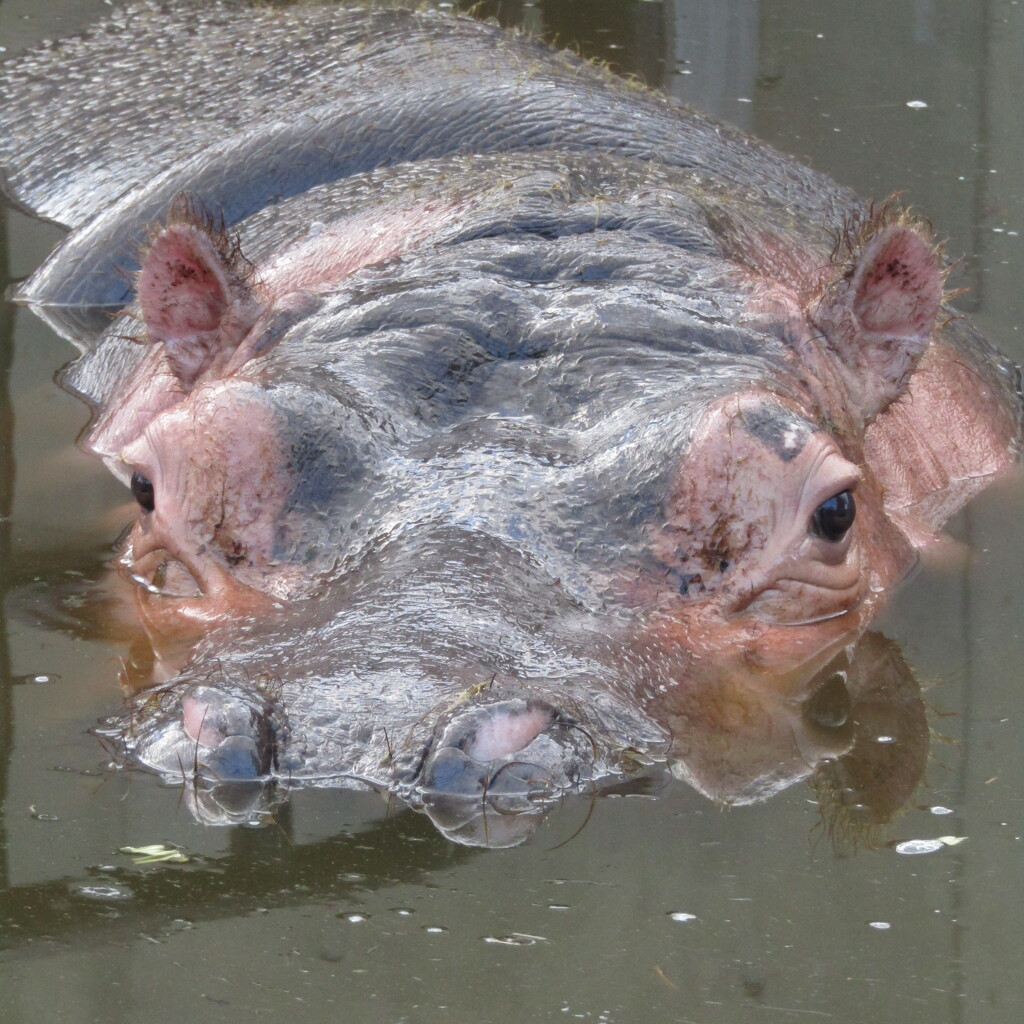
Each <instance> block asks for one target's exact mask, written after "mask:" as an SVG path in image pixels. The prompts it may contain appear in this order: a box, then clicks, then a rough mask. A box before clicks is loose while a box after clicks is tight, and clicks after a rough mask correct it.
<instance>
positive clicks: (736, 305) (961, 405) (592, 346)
mask: <svg viewBox="0 0 1024 1024" xmlns="http://www.w3.org/2000/svg"><path fill="white" fill-rule="evenodd" d="M196 40H201V42H198V43H197V42H196ZM98 69H102V87H101V88H99V89H92V88H90V89H88V90H87V91H86V92H84V93H83V92H81V88H82V83H87V82H90V81H93V80H94V76H95V75H96V73H97V71H98ZM167 83H172V85H171V86H168V85H167ZM73 88H74V89H77V90H78V92H76V102H75V103H68V97H69V96H70V95H71V93H70V90H71V89H73ZM0 96H2V100H3V101H2V104H0V167H2V171H3V179H2V180H3V183H4V189H5V192H6V193H7V195H8V196H9V197H10V198H11V199H12V200H13V201H14V202H16V203H18V204H20V205H21V206H22V207H23V208H25V209H28V210H30V211H32V212H34V213H35V214H37V215H38V216H41V217H45V218H48V219H51V220H53V221H56V222H57V223H60V224H62V225H64V226H65V227H67V228H69V229H70V233H69V234H68V236H67V238H66V239H65V241H64V242H63V243H62V244H61V245H60V246H59V247H58V248H57V250H56V251H55V252H54V253H53V255H52V256H51V257H50V258H49V260H48V261H47V262H46V263H45V264H44V265H43V266H42V267H41V268H40V269H39V270H38V271H37V272H36V273H35V274H34V275H33V277H32V278H30V279H29V280H28V281H27V282H26V283H24V284H23V285H22V286H21V288H20V291H19V294H18V296H17V298H18V299H19V300H20V301H22V302H25V303H27V304H29V305H30V306H32V308H33V309H35V310H36V311H37V312H39V313H40V315H42V316H44V317H45V318H46V319H47V320H48V322H49V323H51V324H52V325H53V326H54V327H55V328H56V329H57V330H58V331H60V332H61V333H62V334H64V335H65V336H66V337H68V338H69V339H70V340H71V341H73V342H74V343H75V344H77V345H78V347H79V349H80V350H81V354H80V356H79V357H78V358H77V359H76V360H75V362H73V363H72V364H71V365H70V366H69V367H68V368H67V369H66V370H65V371H64V373H63V376H62V383H63V385H64V386H65V387H67V388H68V389H70V390H71V391H73V392H74V393H75V394H77V395H79V396H80V397H81V398H82V399H83V400H84V401H86V402H87V403H88V404H89V406H90V408H91V410H92V421H91V423H90V425H89V427H88V429H87V431H86V432H85V434H84V436H83V438H82V444H83V446H84V447H85V448H86V449H87V450H88V451H90V452H92V453H94V454H95V455H97V456H99V457H100V458H101V459H102V460H103V461H104V462H105V463H106V464H107V466H108V467H109V469H110V470H111V471H112V472H113V473H114V474H115V475H116V476H117V477H119V478H120V479H121V480H122V481H123V482H124V484H125V485H126V487H127V488H128V489H129V490H130V492H131V495H132V497H133V499H134V503H135V516H134V521H133V523H132V525H131V527H130V529H129V530H128V531H127V532H126V533H125V535H124V536H123V538H122V540H121V542H120V546H119V549H118V554H117V556H116V563H117V567H118V571H119V573H120V575H121V577H122V578H123V579H124V580H125V581H127V582H126V584H125V585H126V586H128V587H130V589H131V591H132V594H133V600H134V603H135V606H136V608H137V614H138V616H139V619H140V621H141V623H142V625H143V626H144V628H145V631H146V634H147V636H148V639H149V643H150V644H151V646H152V659H151V664H148V665H147V671H146V672H145V673H142V674H143V675H144V676H145V678H144V679H142V680H141V681H140V680H139V678H137V677H138V675H139V674H138V673H136V677H134V678H132V679H128V678H127V677H126V679H125V685H126V687H127V689H128V691H129V692H128V696H127V698H126V703H125V706H124V707H123V708H122V709H121V710H120V711H119V712H117V713H116V714H115V715H113V716H112V717H111V718H110V719H109V720H107V721H106V722H105V723H104V724H103V725H102V726H101V728H100V730H99V731H100V733H101V735H102V736H104V737H105V739H106V741H107V742H109V743H110V744H111V745H112V746H113V748H114V749H115V751H116V752H117V754H118V757H119V759H120V760H121V761H122V763H126V764H136V765H143V766H146V767H148V768H150V769H152V770H154V771H156V772H158V773H160V774H162V775H163V776H164V777H165V778H167V779H169V780H177V781H179V782H184V783H187V784H188V792H189V799H190V802H191V806H192V807H193V810H194V811H195V813H196V814H197V815H198V816H200V817H201V818H202V819H203V820H206V821H210V822H213V823H228V822H238V821H253V820H259V819H260V818H261V816H262V815H264V814H265V813H266V812H267V809H268V808H269V807H271V806H272V805H273V803H274V801H275V800H277V799H280V798H281V796H282V795H283V794H284V793H285V792H286V791H287V790H288V789H289V788H290V787H294V786H299V785H305V786H350V785H370V786H373V787H376V788H378V789H380V790H383V791H385V792H388V793H391V794H396V795H397V796H399V797H401V798H402V799H404V800H405V801H406V802H407V803H409V804H410V805H412V806H414V807H417V808H422V809H425V810H427V812H428V813H430V814H431V816H432V817H433V818H434V820H435V821H436V822H437V823H438V824H439V825H440V827H442V828H443V829H444V830H445V831H446V832H448V833H449V834H450V835H452V836H453V838H456V839H458V840H459V841H462V842H467V843H474V842H485V843H488V844H490V845H503V844H509V843H512V842H518V841H521V839H522V838H523V837H524V836H525V834H527V833H528V832H529V830H530V828H532V826H533V825H534V824H535V823H536V820H537V819H538V817H539V816H540V815H541V814H542V813H543V811H544V809H545V807H546V806H548V805H549V804H550V803H551V802H552V801H554V800H556V799H558V798H560V797H561V796H562V795H563V794H565V793H568V792H573V791H578V790H580V789H584V790H588V791H593V788H594V787H595V786H598V785H603V786H610V785H616V784H625V783H626V782H628V781H629V780H631V779H633V778H635V777H646V776H647V775H649V774H650V773H655V774H656V773H658V772H659V771H663V770H664V769H663V767H662V766H665V765H667V766H668V768H669V770H670V771H671V772H672V774H674V775H675V776H676V777H678V778H680V779H683V780H684V781H686V782H688V783H689V784H690V785H692V786H694V787H696V788H697V789H698V790H700V791H701V792H703V793H705V794H706V795H707V796H708V797H709V798H711V799H714V800H717V801H720V802H723V803H727V804H743V803H750V802H753V801H756V800H763V799H765V798H766V797H767V796H769V795H771V794H772V793H774V792H777V791H778V790H780V789H782V788H784V787H785V786H788V785H791V784H792V783H793V782H794V781H796V780H797V779H801V778H807V777H808V776H809V775H811V774H812V773H813V772H814V771H815V769H816V768H817V767H818V766H820V765H822V764H832V765H837V764H842V763H843V758H848V759H849V758H853V760H852V761H847V762H846V763H847V764H848V766H849V765H853V767H850V768H849V770H848V771H847V773H846V777H847V780H848V778H849V777H850V776H851V773H852V774H853V775H855V774H856V773H857V771H861V774H862V775H870V774H871V772H870V771H869V770H866V769H865V770H861V769H858V768H857V767H856V766H857V765H860V766H861V767H863V764H864V760H865V753H864V751H863V749H858V748H857V729H855V728H854V722H855V721H856V720H858V715H857V709H858V708H861V709H862V710H863V714H862V715H861V717H860V719H859V720H861V721H867V720H871V721H875V720H877V716H879V715H883V714H888V713H891V715H892V716H894V717H895V720H896V721H897V722H898V723H902V725H901V728H902V729H903V732H904V733H905V734H906V735H907V737H909V741H910V744H911V746H912V748H913V750H914V751H915V753H914V755H913V756H912V757H911V758H910V760H911V762H912V763H913V764H914V765H916V768H915V769H914V770H912V771H911V772H910V776H911V777H912V778H911V783H910V784H909V790H912V788H913V787H912V782H913V779H914V778H916V776H917V774H920V770H921V769H922V768H923V758H922V756H921V753H920V752H921V749H922V748H921V738H922V737H925V738H926V736H927V726H926V723H925V721H924V717H923V712H922V711H921V705H920V697H919V694H917V693H916V691H915V690H914V687H913V684H912V677H911V676H910V674H909V672H908V671H906V670H905V666H904V667H903V669H900V668H899V667H897V668H895V669H893V668H892V664H893V663H894V659H895V662H899V659H898V654H894V653H892V652H891V651H890V650H889V648H888V647H887V646H886V644H885V642H884V641H882V640H881V639H880V638H878V637H877V636H875V635H874V634H872V633H871V632H869V631H868V627H869V624H870V622H871V620H872V618H873V617H874V615H875V613H876V612H877V610H878V608H879V607H880V604H881V602H882V600H883V599H884V596H885V595H886V593H887V592H888V591H890V590H891V588H892V587H893V586H894V585H895V584H896V583H897V582H898V581H900V580H901V579H902V578H903V577H904V576H905V575H906V574H907V573H908V571H909V570H910V569H911V567H912V566H913V565H914V564H915V562H916V560H917V559H918V557H919V554H920V553H921V552H922V551H924V550H926V549H927V548H929V547H930V546H932V545H934V544H935V542H936V540H937V539H938V537H939V536H940V531H941V529H942V526H943V525H944V523H945V522H946V520H947V519H948V518H949V517H950V516H951V515H952V514H953V513H954V512H955V511H956V510H958V509H959V508H960V507H962V506H963V505H964V504H965V503H966V502H967V501H968V500H969V499H970V498H971V497H972V496H973V495H975V494H976V493H978V492H979V491H980V490H981V489H982V488H984V487H985V486H986V485H987V484H988V483H989V482H990V481H991V480H992V479H994V478H995V477H996V476H998V475H999V474H1001V473H1003V472H1005V471H1006V470H1007V469H1008V468H1009V467H1010V466H1011V465H1012V464H1013V463H1014V461H1015V460H1016V457H1017V452H1018V446H1019V436H1020V411H1021V409H1020V395H1019V387H1018V383H1017V377H1016V370H1015V368H1014V367H1013V366H1012V365H1011V364H1010V363H1009V361H1007V360H1006V359H1005V358H1004V357H1002V356H1001V355H1000V354H999V353H998V352H997V351H996V350H995V349H994V348H993V347H991V346H990V345H989V344H988V343H987V342H986V341H985V340H984V339H983V338H982V337H981V336H980V335H979V334H978V333H977V331H976V330H975V329H974V328H973V327H972V326H971V325H970V324H969V323H968V322H967V321H966V320H964V319H963V318H961V317H959V316H958V315H956V314H955V313H954V312H953V311H952V309H951V308H950V307H949V305H948V301H947V300H948V295H947V293H946V290H945V281H946V276H947V272H948V267H949V263H948V260H947V258H946V257H945V255H944V253H943V251H942V247H941V245H939V244H938V242H937V241H936V238H935V236H934V234H933V231H932V229H931V227H930V225H929V224H928V223H927V221H925V220H924V219H923V218H922V217H920V216H918V215H916V214H915V213H914V212H913V211H909V210H906V209H904V208H902V207H901V205H900V204H899V203H898V202H897V201H896V200H894V199H889V200H883V201H881V202H871V201H868V200H864V199H861V198H859V197H857V196H856V195H854V194H853V193H851V192H850V191H849V190H847V189H845V188H843V187H841V186H839V185H837V184H835V183H834V182H833V181H831V180H830V179H828V178H826V177H825V176H823V175H821V174H819V173H817V172H815V171H813V170H811V169H809V168H807V167H805V166H803V165H801V164H799V163H798V162H796V161H794V160H792V159H790V158H788V157H786V156H783V155H781V154H780V153H778V152H775V151H774V150H772V149H771V148H770V147H768V146H766V145H764V144H762V143H760V142H757V141H755V140H753V139H751V138H749V137H747V136H745V135H743V134H741V133H739V132H738V131H736V130H734V129H731V128H729V127H727V126H725V125H722V124H719V123H716V122H714V121H711V120H709V119H707V118H704V117H702V116H700V115H698V114H696V113H694V112H692V111H690V110H687V109H684V108H682V107H680V106H678V105H676V104H674V103H672V102H671V101H669V100H668V99H667V98H665V97H663V96H660V95H657V94H655V93H653V92H650V91H647V90H646V89H644V88H641V87H639V86H638V85H636V84H635V83H631V82H625V81H622V80H618V79H616V78H615V77H614V76H613V75H611V74H610V73H609V72H607V71H605V70H603V69H601V68H598V67H595V66H592V65H590V64H588V63H587V62H586V61H584V60H582V59H581V58H579V57H577V56H574V55H571V54H567V53H559V52H555V51H553V50H551V49H549V48H548V47H546V46H544V45H543V44H541V43H539V42H537V41H535V40H532V39H530V38H528V37H526V36H525V35H513V34H510V33H507V32H505V31H503V30H501V29H500V28H498V27H497V26H495V25H492V24H489V23H483V22H480V21H476V20H473V19H471V18H469V17H463V16H453V15H451V14H445V13H441V12H437V11H433V10H419V11H416V12H412V11H405V10H399V9H392V8H389V9H385V10H373V9H367V8H364V7H357V8H353V9H343V8H338V7H335V6H331V7H310V6H302V7H300V8H287V9H270V8H248V7H246V6H244V5H239V4H237V3H204V4H199V5H197V4H190V3H185V2H180V3H170V4H161V5H142V6H136V7H129V8H127V9H126V10H124V11H121V12H118V13H115V14H113V15H111V17H110V19H109V20H108V21H107V22H104V23H103V24H101V25H99V26H97V27H96V28H95V29H94V30H92V31H91V32H90V33H88V34H86V35H85V36H83V37H81V38H76V39H72V40H68V41H65V42H63V43H59V44H53V45H50V46H47V47H45V48H41V49H39V50H36V51H32V52H29V53H27V54H25V55H23V56H21V57H20V58H18V59H17V60H15V61H12V62H9V63H8V64H7V65H5V66H4V67H3V70H2V72H0ZM880 652H881V653H880ZM880 664H884V665H887V666H889V668H886V669H879V667H878V666H879V665H880ZM865 666H867V667H865ZM893 679H896V680H902V682H900V683H895V682H892V680H893ZM880 680H882V682H880ZM908 680H911V681H910V682H908ZM880 694H883V695H884V699H882V698H881V697H880V696H879V695H880ZM883 705H884V706H885V707H886V708H889V709H890V710H889V712H883V711H881V710H879V708H880V707H881V706H883ZM872 716H875V717H874V718H872ZM893 731H897V732H898V731H899V729H896V728H895V727H894V730H893ZM925 746H926V744H925ZM915 772H916V774H915ZM840 774H841V773H840ZM854 788H856V787H854ZM897 788H899V789H900V792H901V793H903V792H904V791H908V792H909V790H908V787H907V785H906V784H904V783H901V786H900V787H897ZM896 802H898V801H896V800H894V799H893V798H892V794H891V793H886V794H883V795H882V796H881V797H880V798H879V800H878V801H877V803H878V805H879V806H883V805H884V806H885V807H886V808H889V810H886V811H884V812H882V811H880V812H879V817H880V818H884V817H885V816H886V814H888V813H890V811H891V810H892V806H891V805H893V804H894V803H896ZM868 803H870V800H869V801H868ZM489 810H490V811H492V812H494V813H488V812H489Z"/></svg>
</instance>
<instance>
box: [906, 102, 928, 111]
mask: <svg viewBox="0 0 1024 1024" xmlns="http://www.w3.org/2000/svg"><path fill="white" fill-rule="evenodd" d="M907 106H908V107H910V109H911V110H925V109H927V107H928V104H927V103H925V101H924V100H907Z"/></svg>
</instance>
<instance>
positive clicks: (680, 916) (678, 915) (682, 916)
mask: <svg viewBox="0 0 1024 1024" xmlns="http://www.w3.org/2000/svg"><path fill="white" fill-rule="evenodd" d="M668 916H669V917H670V918H671V919H672V920H673V921H696V920H697V915H696V914H688V913H687V912H686V911H685V910H673V911H672V913H671V914H669V915H668Z"/></svg>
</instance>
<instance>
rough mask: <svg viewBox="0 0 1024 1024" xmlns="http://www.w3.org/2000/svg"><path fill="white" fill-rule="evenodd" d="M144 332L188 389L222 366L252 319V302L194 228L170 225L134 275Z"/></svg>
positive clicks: (200, 231)
mask: <svg viewBox="0 0 1024 1024" xmlns="http://www.w3.org/2000/svg"><path fill="white" fill-rule="evenodd" d="M138 295H139V304H140V305H141V307H142V319H143V320H144V321H145V324H146V333H147V335H148V337H149V340H150V341H151V342H153V343H154V344H161V345H163V346H164V351H165V353H166V355H167V360H168V362H169V363H170V365H171V368H172V369H173V371H174V372H175V374H176V375H177V376H178V378H179V379H180V380H181V382H182V384H183V385H184V386H185V388H186V390H187V389H190V388H191V387H192V386H193V385H194V384H195V382H196V380H197V379H198V378H199V377H200V376H201V375H202V374H204V373H206V372H207V371H209V370H211V369H212V368H215V367H217V366H220V365H223V363H224V362H225V361H226V358H227V357H228V356H230V354H231V353H232V352H233V351H234V350H235V348H236V347H237V346H238V344H239V342H240V341H241V340H242V338H243V337H244V336H245V334H246V333H247V331H248V330H249V328H250V327H251V326H252V324H253V322H254V320H255V319H256V303H255V302H254V300H253V298H252V295H251V293H250V291H249V289H248V287H247V286H246V285H245V284H244V283H243V282H242V280H241V279H240V277H239V276H238V274H237V273H236V272H235V271H234V270H233V268H232V267H231V266H230V264H229V263H228V261H227V260H226V259H225V258H224V256H223V255H222V254H221V251H220V249H219V248H218V246H217V244H216V242H215V241H214V239H213V237H212V236H211V235H210V234H209V233H207V231H206V230H205V229H204V228H202V227H200V226H197V225H195V224H188V223H183V224H170V225H168V226H167V227H166V228H164V229H163V230H162V231H161V232H160V234H159V235H157V236H156V238H155V239H154V240H153V243H152V245H151V246H150V248H149V251H148V252H147V253H146V256H145V259H144V260H143V262H142V269H141V270H140V271H139V276H138Z"/></svg>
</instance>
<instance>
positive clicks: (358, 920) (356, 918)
mask: <svg viewBox="0 0 1024 1024" xmlns="http://www.w3.org/2000/svg"><path fill="white" fill-rule="evenodd" d="M338 917H340V918H342V919H343V920H345V921H348V922H349V924H362V923H363V922H364V921H368V920H369V919H370V915H369V914H360V913H358V912H357V911H348V912H346V913H343V914H338Z"/></svg>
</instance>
